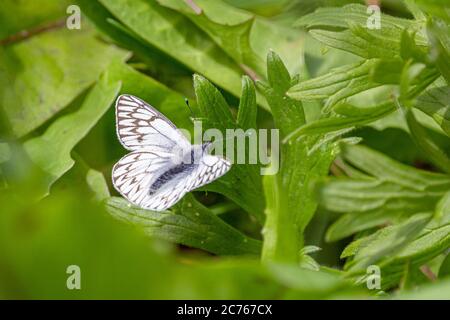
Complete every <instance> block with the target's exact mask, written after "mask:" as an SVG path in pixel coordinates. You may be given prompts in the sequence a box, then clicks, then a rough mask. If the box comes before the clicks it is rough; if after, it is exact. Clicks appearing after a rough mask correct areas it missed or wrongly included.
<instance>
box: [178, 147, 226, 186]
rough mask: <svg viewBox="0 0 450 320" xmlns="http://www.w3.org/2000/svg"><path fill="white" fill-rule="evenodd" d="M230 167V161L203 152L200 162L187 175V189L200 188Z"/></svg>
mask: <svg viewBox="0 0 450 320" xmlns="http://www.w3.org/2000/svg"><path fill="white" fill-rule="evenodd" d="M230 168H231V163H230V162H229V161H228V160H226V159H224V158H222V157H218V156H214V155H208V154H205V155H203V157H202V158H201V160H200V164H199V165H198V166H197V167H196V168H195V170H194V171H193V172H192V174H191V175H190V176H189V181H188V183H187V185H186V188H187V190H188V191H191V190H194V189H197V188H200V187H201V186H204V185H205V184H208V183H211V182H213V181H214V180H216V179H217V178H219V177H221V176H223V175H224V174H225V173H227V172H228V170H230Z"/></svg>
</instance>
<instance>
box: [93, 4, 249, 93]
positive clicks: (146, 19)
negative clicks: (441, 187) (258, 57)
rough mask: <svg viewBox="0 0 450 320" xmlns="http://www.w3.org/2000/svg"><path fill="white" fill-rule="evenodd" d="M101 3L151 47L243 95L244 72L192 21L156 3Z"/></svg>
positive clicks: (227, 88)
mask: <svg viewBox="0 0 450 320" xmlns="http://www.w3.org/2000/svg"><path fill="white" fill-rule="evenodd" d="M100 2H101V3H102V4H103V5H104V6H105V7H106V8H107V9H108V10H109V11H110V12H111V13H112V14H113V15H114V16H115V17H117V19H119V21H121V22H122V23H123V24H124V25H125V26H127V27H128V28H130V30H132V31H133V32H134V33H136V34H137V35H139V36H140V37H141V38H142V39H144V40H145V41H146V42H147V43H148V44H150V45H152V46H154V47H156V48H157V49H158V50H160V51H162V52H164V53H166V54H167V55H168V56H170V57H172V58H173V59H175V60H178V61H179V62H180V63H182V64H184V65H186V66H187V67H189V68H190V69H191V70H194V71H196V72H199V73H201V74H203V75H204V76H206V77H207V78H209V79H211V80H212V81H214V82H215V83H217V84H218V85H220V86H221V87H222V88H224V89H226V90H228V91H230V92H232V93H233V94H235V95H236V96H238V95H239V93H240V88H239V81H240V77H241V74H242V73H243V72H242V70H241V69H240V68H239V66H237V65H236V64H235V62H234V61H233V60H232V59H231V58H230V57H229V56H228V55H226V54H225V53H224V51H223V50H222V49H221V48H220V47H219V46H217V45H216V44H215V43H214V41H213V40H211V39H210V38H208V37H205V36H204V33H203V32H202V31H201V30H200V29H198V28H197V27H196V26H195V24H193V23H192V22H191V21H190V20H189V19H188V18H186V17H184V16H183V15H181V14H178V13H176V12H174V11H173V10H170V9H168V8H164V7H162V6H160V5H159V4H157V3H156V1H145V0H125V1H122V0H120V1H119V0H108V1H105V0H101V1H100ZM137 12H138V13H139V14H136V13H137Z"/></svg>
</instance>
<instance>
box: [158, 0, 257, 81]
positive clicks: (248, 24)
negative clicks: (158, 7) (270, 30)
mask: <svg viewBox="0 0 450 320" xmlns="http://www.w3.org/2000/svg"><path fill="white" fill-rule="evenodd" d="M158 2H159V3H160V4H162V5H163V6H167V7H169V8H171V9H174V10H176V11H178V12H180V13H182V14H183V15H185V16H186V17H188V18H189V19H190V20H191V21H192V22H194V23H195V24H196V25H197V26H198V27H199V28H201V29H202V30H203V31H204V32H206V33H207V34H208V35H209V36H210V37H211V38H212V39H213V40H214V42H215V43H217V45H219V46H220V47H221V48H222V49H223V50H224V51H225V52H226V53H227V54H228V55H229V56H230V57H232V58H233V60H234V61H236V63H238V64H239V65H240V66H241V68H242V69H243V70H244V71H245V72H247V74H248V75H251V76H252V77H254V78H255V77H261V76H263V75H264V61H263V59H262V58H261V56H260V55H258V54H257V53H256V52H255V50H254V49H253V48H252V46H251V44H250V32H251V30H252V28H253V22H254V16H253V15H252V14H249V13H247V12H245V11H241V10H236V9H235V8H233V7H232V6H230V5H228V4H226V3H225V2H222V1H208V0H206V1H205V0H203V1H202V0H200V1H199V0H197V1H195V4H189V3H188V2H185V1H176V0H175V1H174V0H158ZM258 75H259V76H258Z"/></svg>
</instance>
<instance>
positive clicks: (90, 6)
mask: <svg viewBox="0 0 450 320" xmlns="http://www.w3.org/2000/svg"><path fill="white" fill-rule="evenodd" d="M76 3H77V4H78V5H79V6H80V8H81V10H82V12H83V14H84V15H86V16H87V17H88V18H89V20H90V21H92V22H93V23H95V26H96V27H97V29H98V30H99V31H101V32H103V33H105V34H106V35H107V36H108V37H109V38H111V40H113V41H114V42H116V43H118V44H119V45H120V46H121V47H124V48H126V49H128V50H130V51H132V52H133V55H136V56H137V57H139V59H141V60H142V61H144V62H145V64H146V66H147V68H149V69H150V70H151V72H152V74H155V75H158V79H161V78H168V79H167V80H168V82H170V79H171V78H172V77H175V76H178V77H179V76H181V75H184V76H188V77H189V76H190V74H189V73H188V70H187V68H186V67H185V66H183V65H182V64H181V63H179V62H177V61H176V60H175V59H171V58H170V57H168V56H167V55H165V54H163V53H161V52H160V51H158V50H157V49H155V48H154V47H153V46H151V45H150V44H148V43H147V42H146V41H145V40H144V39H142V38H141V37H140V36H139V35H137V34H136V33H134V32H133V31H132V30H130V29H129V28H127V27H126V26H124V25H123V24H122V23H120V22H119V21H117V20H116V19H115V18H114V16H113V15H112V14H111V13H110V12H109V11H108V10H107V9H106V8H105V7H104V6H103V5H102V4H101V3H100V2H98V1H97V0H94V1H93V0H76Z"/></svg>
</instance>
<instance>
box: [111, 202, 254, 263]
mask: <svg viewBox="0 0 450 320" xmlns="http://www.w3.org/2000/svg"><path fill="white" fill-rule="evenodd" d="M106 207H107V210H108V211H109V212H110V213H111V214H112V215H113V216H114V217H116V218H118V219H120V220H122V221H126V222H129V223H132V224H134V225H137V226H138V227H140V228H143V229H144V231H145V233H146V234H148V235H149V236H152V237H156V238H160V239H164V240H168V241H171V242H175V243H179V244H183V245H186V246H189V247H194V248H199V249H203V250H206V251H209V252H211V253H214V254H220V255H242V254H248V255H258V254H259V251H260V249H261V244H260V242H259V241H257V240H254V239H251V238H249V237H247V236H245V235H243V234H242V233H240V232H239V231H238V230H236V229H234V228H232V227H231V226H229V225H228V224H226V223H225V222H224V221H222V220H221V219H220V218H219V217H217V216H216V215H215V214H213V213H212V212H211V211H210V210H209V209H208V208H206V207H204V206H203V205H201V204H200V203H199V202H197V200H195V198H194V197H193V196H192V195H186V196H185V197H184V198H183V200H182V202H181V203H180V204H179V205H177V206H176V207H175V208H173V209H171V210H170V211H165V212H156V211H150V210H144V209H140V208H138V207H135V206H131V205H130V204H129V203H128V202H127V201H126V200H125V199H123V198H115V197H113V198H110V199H108V200H107V201H106Z"/></svg>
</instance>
